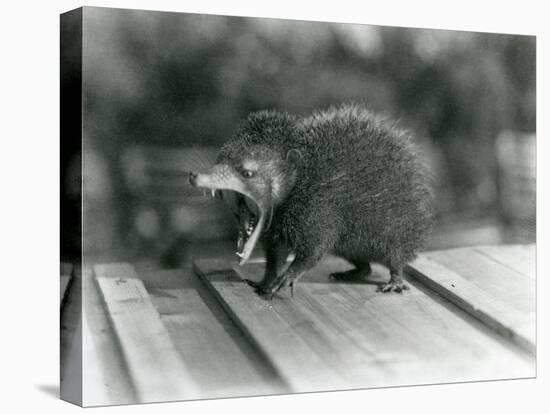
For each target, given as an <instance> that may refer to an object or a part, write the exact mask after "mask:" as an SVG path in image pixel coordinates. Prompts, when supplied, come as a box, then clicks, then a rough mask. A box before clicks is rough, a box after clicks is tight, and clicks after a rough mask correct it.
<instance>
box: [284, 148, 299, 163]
mask: <svg viewBox="0 0 550 414" xmlns="http://www.w3.org/2000/svg"><path fill="white" fill-rule="evenodd" d="M286 160H287V161H288V162H290V163H291V164H293V165H294V166H296V167H297V166H298V165H300V162H301V161H302V153H301V152H300V151H299V150H297V149H291V150H290V151H288V152H287V153H286Z"/></svg>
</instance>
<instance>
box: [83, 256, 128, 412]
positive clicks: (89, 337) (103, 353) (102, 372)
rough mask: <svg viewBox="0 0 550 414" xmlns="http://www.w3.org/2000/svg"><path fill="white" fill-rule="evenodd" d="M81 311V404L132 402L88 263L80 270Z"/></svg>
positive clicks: (90, 405) (124, 363)
mask: <svg viewBox="0 0 550 414" xmlns="http://www.w3.org/2000/svg"><path fill="white" fill-rule="evenodd" d="M82 313H83V316H82V371H83V372H84V376H83V378H82V384H83V386H82V388H83V395H82V405H83V406H85V407H92V406H100V405H117V404H135V402H136V401H137V397H136V393H135V390H134V388H133V384H132V382H131V380H130V375H129V373H128V370H127V367H126V362H125V361H124V358H123V355H122V353H121V351H120V349H119V346H118V342H117V338H116V336H115V332H114V331H113V327H112V324H111V323H110V321H109V315H108V314H107V311H106V309H104V306H103V302H102V298H101V294H100V292H99V288H98V285H97V284H96V283H95V282H94V278H93V274H92V269H91V267H89V266H85V267H84V268H83V271H82Z"/></svg>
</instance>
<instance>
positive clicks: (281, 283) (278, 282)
mask: <svg viewBox="0 0 550 414" xmlns="http://www.w3.org/2000/svg"><path fill="white" fill-rule="evenodd" d="M247 282H248V284H249V285H250V286H252V287H253V288H254V289H255V291H256V293H257V294H258V295H260V296H263V297H265V298H267V299H270V300H271V299H273V296H275V294H276V293H277V292H279V291H280V290H281V289H282V288H284V287H286V286H291V294H293V293H294V292H293V283H292V282H291V281H290V279H289V278H288V277H286V276H284V275H281V276H279V277H276V278H274V279H272V280H270V281H268V282H265V283H258V282H254V281H249V280H247Z"/></svg>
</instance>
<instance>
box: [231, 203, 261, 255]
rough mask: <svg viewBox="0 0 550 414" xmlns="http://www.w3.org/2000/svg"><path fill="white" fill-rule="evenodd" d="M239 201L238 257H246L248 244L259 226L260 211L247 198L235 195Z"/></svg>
mask: <svg viewBox="0 0 550 414" xmlns="http://www.w3.org/2000/svg"><path fill="white" fill-rule="evenodd" d="M235 194H236V199H237V212H238V213H237V220H238V222H239V237H238V239H237V256H239V257H240V258H243V257H244V253H243V252H244V250H245V246H246V243H247V242H248V240H249V239H250V236H252V234H253V233H254V230H255V229H256V226H257V225H258V219H259V216H260V214H259V211H258V207H257V206H256V204H255V203H254V202H253V201H252V200H251V199H250V198H249V197H247V196H245V195H242V194H239V193H235Z"/></svg>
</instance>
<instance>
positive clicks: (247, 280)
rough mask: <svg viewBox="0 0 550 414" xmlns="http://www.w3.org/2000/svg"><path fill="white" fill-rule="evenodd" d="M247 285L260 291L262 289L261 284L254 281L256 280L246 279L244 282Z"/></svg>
mask: <svg viewBox="0 0 550 414" xmlns="http://www.w3.org/2000/svg"><path fill="white" fill-rule="evenodd" d="M244 281H245V282H246V283H248V285H249V286H251V287H253V288H254V289H256V290H258V289H259V288H260V283H258V282H256V281H254V280H250V279H245V280H244Z"/></svg>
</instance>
